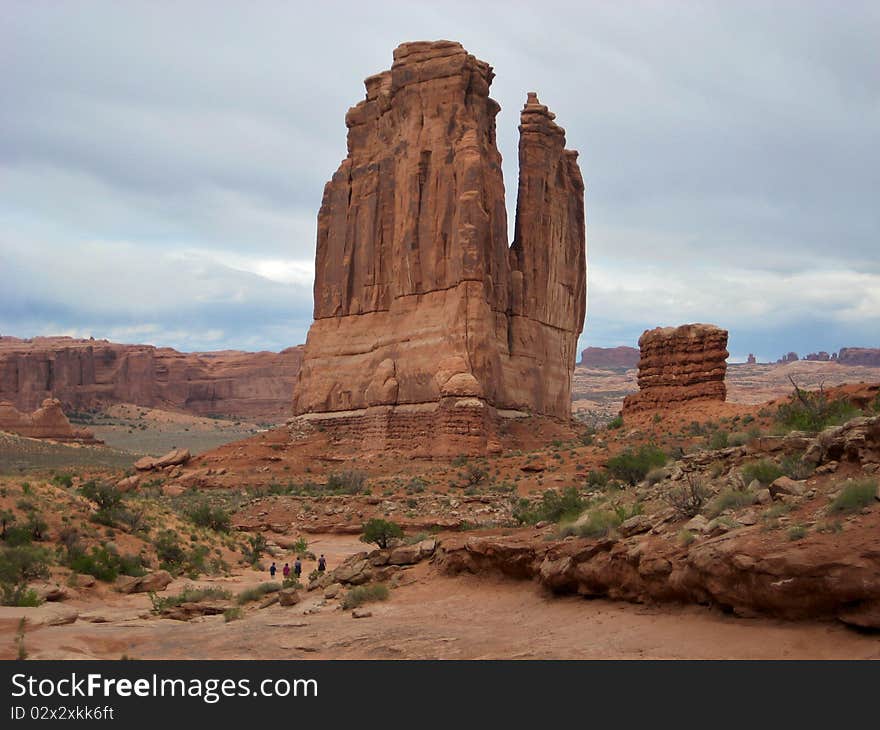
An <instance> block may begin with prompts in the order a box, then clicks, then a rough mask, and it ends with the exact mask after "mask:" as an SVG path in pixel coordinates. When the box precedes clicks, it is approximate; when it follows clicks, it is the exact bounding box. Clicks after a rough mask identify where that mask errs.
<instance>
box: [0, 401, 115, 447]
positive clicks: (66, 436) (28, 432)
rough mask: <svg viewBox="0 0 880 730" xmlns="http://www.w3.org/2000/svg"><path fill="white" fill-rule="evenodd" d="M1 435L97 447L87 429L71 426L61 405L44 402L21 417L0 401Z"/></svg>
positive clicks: (9, 405)
mask: <svg viewBox="0 0 880 730" xmlns="http://www.w3.org/2000/svg"><path fill="white" fill-rule="evenodd" d="M0 431H6V432H7V433H14V434H17V435H19V436H26V437H27V438H33V439H48V440H51V441H63V442H79V443H87V444H100V443H102V442H101V441H98V440H97V439H96V438H95V435H94V434H93V433H92V432H91V431H89V430H87V429H75V428H74V427H73V426H71V425H70V421H68V420H67V416H65V415H64V411H63V410H62V408H61V401H59V400H57V399H55V398H47V399H46V400H44V401H43V402H42V404H41V405H40V407H39V408H37V410H35V411H34V412H33V413H22V412H21V411H19V410H18V409H17V408H16V407H15V406H14V405H13V404H12V403H10V402H9V401H0Z"/></svg>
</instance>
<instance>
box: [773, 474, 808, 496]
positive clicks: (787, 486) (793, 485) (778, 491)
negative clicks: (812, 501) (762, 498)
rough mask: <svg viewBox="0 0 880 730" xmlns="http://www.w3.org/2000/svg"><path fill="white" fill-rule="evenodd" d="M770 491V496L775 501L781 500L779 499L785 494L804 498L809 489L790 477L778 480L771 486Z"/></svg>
mask: <svg viewBox="0 0 880 730" xmlns="http://www.w3.org/2000/svg"><path fill="white" fill-rule="evenodd" d="M769 491H770V495H771V496H772V497H773V498H774V499H779V497H780V496H781V495H784V494H786V495H790V496H795V497H802V496H803V495H804V493H805V492H806V491H807V488H806V485H805V484H804V483H803V482H796V481H795V480H794V479H791V478H790V477H785V476H782V477H779V478H778V479H776V480H775V481H774V482H773V483H772V484H771V485H770V487H769Z"/></svg>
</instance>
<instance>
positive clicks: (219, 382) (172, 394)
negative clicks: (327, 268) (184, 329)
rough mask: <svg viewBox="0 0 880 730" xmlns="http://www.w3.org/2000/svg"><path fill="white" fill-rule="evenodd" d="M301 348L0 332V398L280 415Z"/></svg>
mask: <svg viewBox="0 0 880 730" xmlns="http://www.w3.org/2000/svg"><path fill="white" fill-rule="evenodd" d="M301 354H302V347H292V348H289V349H287V350H284V351H282V352H280V353H274V352H239V351H233V350H229V351H220V352H201V353H200V352H193V353H182V352H178V351H177V350H172V349H171V348H167V347H161V348H160V347H153V346H151V345H122V344H118V343H114V342H108V341H107V340H77V339H72V338H70V337H36V338H34V339H30V340H22V339H18V338H15V337H0V400H7V401H9V402H11V403H12V404H13V405H15V406H16V407H17V408H18V409H20V410H24V411H31V410H33V409H35V408H36V407H37V406H38V405H39V404H40V403H41V402H42V401H43V400H45V399H46V398H57V399H58V400H60V401H61V403H62V405H63V406H64V407H65V408H66V409H68V411H83V410H88V409H92V408H96V407H100V406H104V405H111V404H114V403H133V404H135V405H139V406H145V407H150V408H165V409H168V410H179V411H185V412H188V413H192V414H194V415H199V416H207V415H229V416H235V417H238V418H253V419H267V420H280V419H282V418H284V417H286V416H289V415H290V396H291V393H292V392H293V385H294V383H295V381H296V376H297V374H298V373H299V364H300V360H301Z"/></svg>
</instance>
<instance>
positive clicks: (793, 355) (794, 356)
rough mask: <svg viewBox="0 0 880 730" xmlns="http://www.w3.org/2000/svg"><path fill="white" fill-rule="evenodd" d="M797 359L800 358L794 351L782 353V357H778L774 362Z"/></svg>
mask: <svg viewBox="0 0 880 730" xmlns="http://www.w3.org/2000/svg"><path fill="white" fill-rule="evenodd" d="M799 359H800V358H798V354H797V353H796V352H789V353H787V354H785V355H783V356H782V357H780V358H779V359H778V360H777V361H776V364H777V365H780V364H783V363H787V362H797V361H798V360H799Z"/></svg>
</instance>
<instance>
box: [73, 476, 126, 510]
mask: <svg viewBox="0 0 880 730" xmlns="http://www.w3.org/2000/svg"><path fill="white" fill-rule="evenodd" d="M79 491H80V494H82V496H83V497H85V498H86V499H88V500H89V501H90V502H94V503H95V504H96V505H98V509H101V510H108V511H109V510H112V509H113V508H114V507H116V506H118V505H119V504H121V503H122V492H120V491H119V489H117V488H116V487H115V486H114V485H112V484H105V483H104V482H96V481H94V480H93V481H89V482H86V483H85V484H83V485H82V487H80V490H79Z"/></svg>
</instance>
